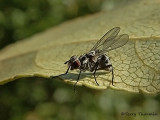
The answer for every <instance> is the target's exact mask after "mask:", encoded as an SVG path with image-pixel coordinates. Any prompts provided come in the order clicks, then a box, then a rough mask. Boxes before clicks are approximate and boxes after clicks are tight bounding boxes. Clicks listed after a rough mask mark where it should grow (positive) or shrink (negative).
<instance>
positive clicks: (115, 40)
mask: <svg viewBox="0 0 160 120" xmlns="http://www.w3.org/2000/svg"><path fill="white" fill-rule="evenodd" d="M119 32H120V27H115V28H112V29H111V30H109V31H108V32H107V33H106V34H105V35H104V36H103V37H102V38H101V39H100V40H99V41H98V42H97V43H96V44H95V45H94V47H93V48H92V49H91V50H90V51H89V52H88V53H85V54H83V55H81V56H80V57H77V56H75V55H74V56H72V57H71V58H70V59H69V60H68V61H66V62H65V63H64V64H67V65H68V69H67V71H66V72H65V73H64V74H61V75H65V74H67V73H68V71H69V70H74V69H79V70H80V71H79V75H78V78H77V81H76V83H75V84H74V90H75V87H76V84H77V82H78V80H79V78H80V75H81V72H82V71H83V72H84V71H86V70H88V71H90V72H93V76H94V79H95V82H96V84H97V85H99V84H98V82H97V80H96V76H95V75H96V71H97V70H106V71H109V72H111V73H112V85H113V80H114V72H113V66H112V64H111V61H110V58H109V57H108V56H107V55H106V54H105V53H106V52H108V51H110V50H113V49H116V48H119V47H122V46H123V45H125V44H126V43H127V42H128V39H129V36H128V35H127V34H122V35H118V33H119ZM61 75H59V76H61ZM51 77H52V78H53V77H54V76H51Z"/></svg>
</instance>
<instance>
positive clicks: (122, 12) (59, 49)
mask: <svg viewBox="0 0 160 120" xmlns="http://www.w3.org/2000/svg"><path fill="white" fill-rule="evenodd" d="M159 13H160V7H159V1H158V0H152V1H145V0H140V1H136V2H132V4H127V5H123V6H119V7H117V8H116V9H114V10H112V11H103V12H101V13H98V14H95V15H90V16H87V17H80V18H77V19H75V20H72V21H68V22H65V23H63V24H61V25H59V26H56V27H54V28H51V29H49V30H47V31H45V32H43V33H40V34H37V35H35V36H33V37H31V38H28V39H26V40H23V41H21V42H17V43H15V44H12V45H9V46H7V47H6V48H4V49H3V50H1V52H0V71H1V72H0V84H3V83H6V82H9V81H12V80H14V79H17V78H22V77H28V76H41V77H47V78H48V77H50V76H51V75H55V76H56V75H59V74H62V73H65V71H66V69H67V66H66V65H65V64H64V62H65V61H67V60H68V59H69V58H70V57H71V56H72V55H81V54H84V53H86V52H87V51H88V50H90V49H91V48H92V47H93V45H94V44H95V43H96V42H97V40H98V39H100V38H101V37H102V36H103V35H104V34H105V33H106V32H107V31H108V30H110V29H111V28H113V27H116V26H119V27H121V32H120V34H124V33H125V34H128V35H129V36H130V40H129V42H128V43H127V44H126V45H125V46H123V47H121V48H118V49H116V50H113V51H110V52H108V53H107V55H108V56H109V57H111V62H112V65H113V67H114V73H115V79H114V82H115V86H112V85H111V73H107V72H106V71H99V72H98V73H97V81H98V83H99V84H100V86H97V85H96V83H95V81H94V78H93V75H92V74H93V73H90V72H86V73H82V75H81V79H80V81H79V82H78V84H77V85H84V86H87V87H90V88H93V89H106V88H108V87H111V88H113V89H117V90H126V91H130V92H135V93H138V92H144V93H148V94H157V93H159V92H160V22H159V20H160V14H159ZM77 77H78V71H70V73H69V74H68V75H65V76H62V77H60V79H63V80H64V81H65V82H67V83H71V84H74V83H75V81H76V79H77Z"/></svg>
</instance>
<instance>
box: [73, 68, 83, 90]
mask: <svg viewBox="0 0 160 120" xmlns="http://www.w3.org/2000/svg"><path fill="white" fill-rule="evenodd" d="M81 72H82V70H81V69H80V71H79V75H78V78H77V81H76V83H75V84H74V91H76V85H77V83H78V81H79V78H80V75H81Z"/></svg>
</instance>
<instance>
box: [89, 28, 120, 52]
mask: <svg viewBox="0 0 160 120" xmlns="http://www.w3.org/2000/svg"><path fill="white" fill-rule="evenodd" d="M119 31H120V27H115V28H112V29H111V30H109V31H108V32H107V33H106V34H105V35H104V36H103V37H102V38H101V39H100V40H99V41H98V42H97V43H96V44H95V45H94V47H93V48H92V49H91V50H90V51H93V50H94V51H96V50H100V51H101V50H102V49H103V46H104V44H105V45H106V47H105V48H107V46H108V47H109V46H110V45H111V44H113V42H114V39H115V38H116V36H117V35H118V33H119Z"/></svg>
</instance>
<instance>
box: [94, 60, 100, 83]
mask: <svg viewBox="0 0 160 120" xmlns="http://www.w3.org/2000/svg"><path fill="white" fill-rule="evenodd" d="M97 68H98V62H97V63H96V64H95V66H94V73H93V76H94V80H95V82H96V84H97V85H98V86H99V84H98V82H97V80H96V71H97Z"/></svg>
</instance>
